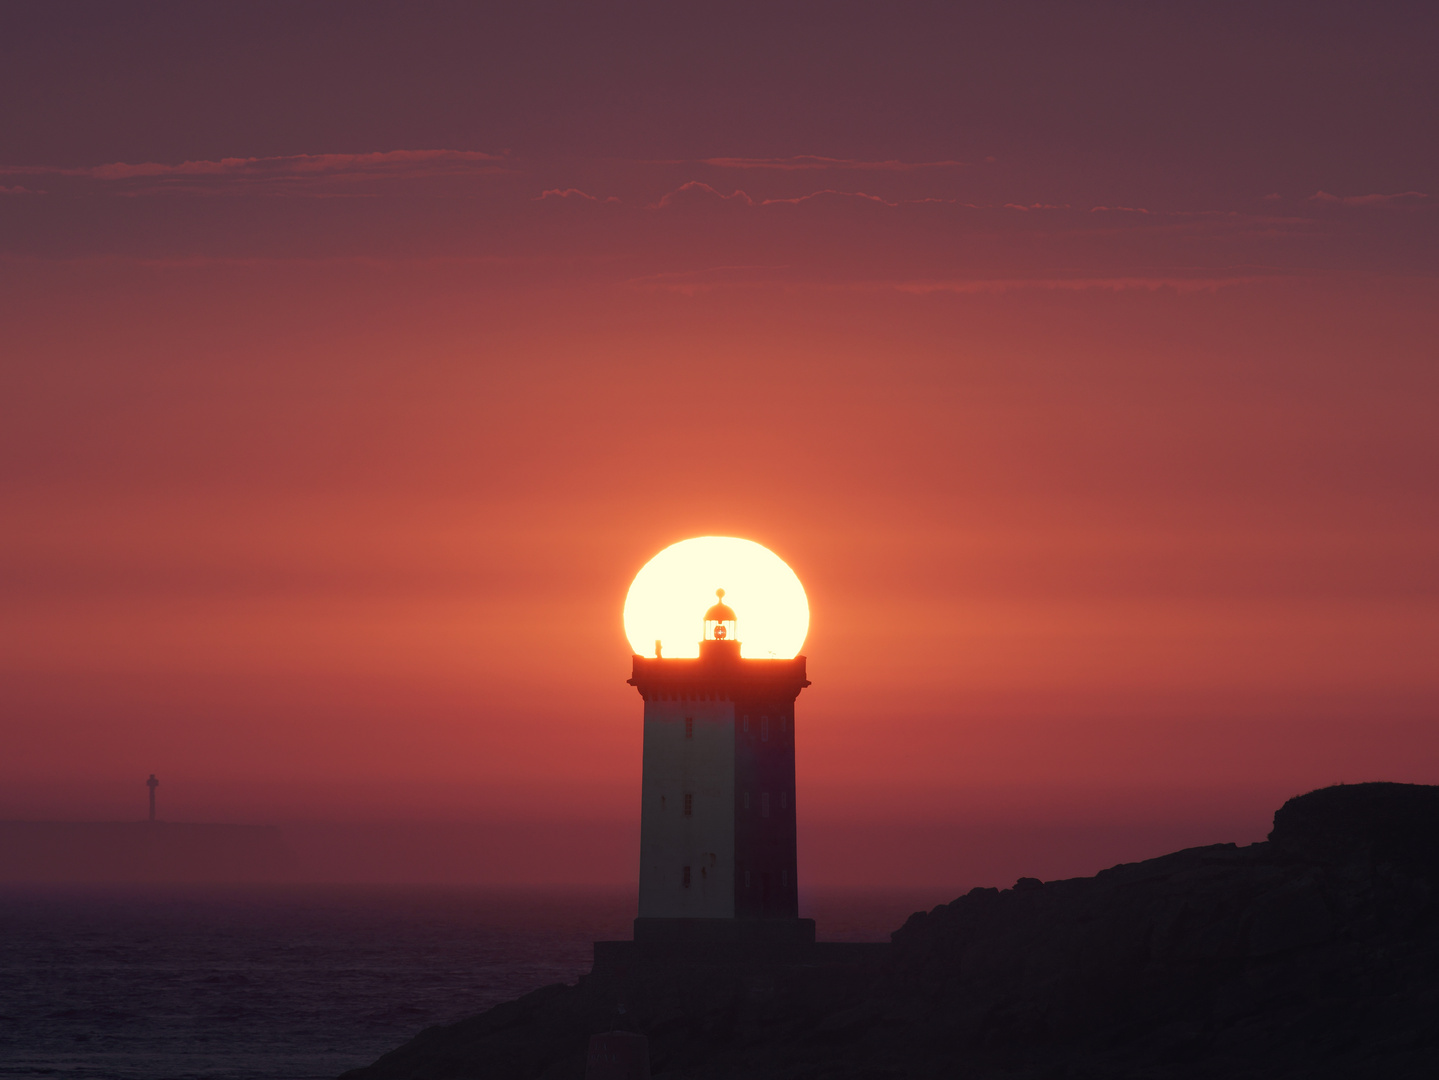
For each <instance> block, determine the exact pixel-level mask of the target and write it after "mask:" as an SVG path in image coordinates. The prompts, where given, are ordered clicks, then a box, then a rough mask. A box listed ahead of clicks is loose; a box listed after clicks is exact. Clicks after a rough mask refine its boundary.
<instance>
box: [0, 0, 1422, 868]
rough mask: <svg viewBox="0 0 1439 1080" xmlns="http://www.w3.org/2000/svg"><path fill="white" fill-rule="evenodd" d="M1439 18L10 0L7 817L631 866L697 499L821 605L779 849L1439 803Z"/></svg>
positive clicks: (1248, 12) (848, 849) (5, 174)
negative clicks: (659, 561) (351, 839)
mask: <svg viewBox="0 0 1439 1080" xmlns="http://www.w3.org/2000/svg"><path fill="white" fill-rule="evenodd" d="M477 8H479V9H478V10H477ZM1436 54H1439V15H1436V13H1435V11H1434V9H1433V8H1432V7H1431V6H1429V5H1421V4H1412V5H1410V4H1385V5H1370V4H1333V3H1304V4H1297V3H1295V4H1257V5H1256V4H1248V3H1246V4H1225V3H1205V4H1183V3H1178V4H1163V5H1158V4H1142V3H1094V4H1050V3H1042V4H1025V3H1008V4H984V5H980V4H954V3H944V4H915V3H899V4H884V5H875V4H871V5H855V4H844V3H823V4H818V3H817V4H803V3H795V4H784V5H773V4H743V3H740V4H729V5H723V6H707V7H698V6H688V5H674V4H623V5H611V4H545V3H536V4H526V5H512V6H502V5H484V6H472V5H467V4H407V5H374V4H363V3H350V4H338V5H325V4H307V5H288V4H273V5H267V4H249V5H243V6H240V5H236V6H233V7H224V8H222V7H220V6H218V5H190V4H175V5H164V4H129V5H115V4H66V3H45V4H25V3H5V4H4V5H3V6H0V328H3V333H0V338H3V340H2V341H0V506H3V513H0V740H3V745H4V752H3V753H0V817H8V818H12V819H13V818H22V819H65V820H93V819H124V818H132V817H139V816H142V815H143V813H144V803H145V798H146V790H145V788H144V786H143V781H144V779H145V777H146V776H148V775H149V774H150V773H152V772H154V773H157V774H158V775H159V776H160V778H161V783H162V786H161V788H160V789H159V796H160V803H161V808H162V815H168V816H170V817H172V818H174V819H177V820H200V821H239V822H259V823H289V824H292V825H296V826H297V827H298V826H305V827H307V828H310V829H311V830H312V832H313V830H320V833H314V835H320V834H321V833H323V830H325V829H329V830H331V832H332V834H333V830H335V829H341V830H343V829H346V828H348V829H351V830H354V829H360V828H362V827H374V828H376V829H379V828H381V827H383V829H387V830H389V832H386V833H385V835H386V836H388V837H390V838H391V839H390V840H386V841H385V845H388V846H385V845H381V847H384V851H385V852H389V854H387V855H383V856H382V855H379V854H373V852H372V855H373V860H378V862H377V863H376V865H378V863H383V862H384V861H385V859H391V860H392V861H393V859H394V858H398V857H399V856H398V855H396V854H395V853H396V852H400V851H403V849H405V848H406V847H408V846H411V845H412V841H411V840H400V841H396V840H394V839H393V838H394V837H395V836H398V835H401V834H403V835H404V836H413V835H418V834H417V833H416V830H419V831H420V832H423V831H424V829H425V828H427V827H433V828H432V829H431V834H428V835H433V836H436V837H448V838H449V839H441V840H435V841H434V844H435V854H434V855H433V858H432V859H431V862H430V863H429V864H427V865H431V866H432V867H433V866H440V865H442V864H445V865H449V864H453V863H454V862H455V860H454V859H453V858H448V857H447V856H446V854H445V852H446V851H450V852H453V850H454V848H453V847H447V846H446V845H452V844H453V843H454V842H455V841H454V839H453V838H454V837H455V836H457V835H460V833H463V834H464V835H466V836H480V837H489V839H488V840H485V841H484V842H483V843H481V842H480V841H475V843H479V844H480V846H479V847H476V848H473V850H471V848H465V851H466V852H469V854H466V855H465V856H464V858H463V859H461V860H459V861H461V862H464V863H466V866H465V867H464V868H463V869H454V868H453V866H451V869H449V870H446V871H444V872H445V873H455V874H460V875H461V876H464V875H466V874H470V875H473V876H476V877H477V878H484V879H485V880H540V879H543V880H584V881H606V882H611V883H624V882H626V881H629V880H630V879H631V878H632V877H633V875H634V873H635V870H636V866H637V862H638V848H637V834H638V799H639V769H640V738H641V729H640V720H641V702H640V700H639V697H638V695H637V694H636V693H635V691H634V689H633V688H632V687H629V686H626V685H625V680H626V678H628V675H629V648H628V645H627V643H626V641H625V637H624V633H623V625H622V621H621V613H622V606H623V601H624V596H625V591H626V589H627V587H628V585H629V582H630V580H631V578H632V577H633V575H634V574H635V572H636V571H637V570H638V569H639V567H640V566H642V565H643V564H644V563H645V562H646V561H647V560H648V559H649V558H651V557H652V556H653V555H654V554H655V553H656V552H658V551H659V550H660V549H662V548H663V547H665V546H667V545H668V544H671V543H673V542H675V541H677V540H681V539H684V538H686V537H690V536H699V535H731V536H742V537H747V538H749V539H753V540H755V541H758V542H760V543H763V544H765V545H766V546H768V547H770V548H771V549H772V550H773V551H775V552H776V553H777V554H779V555H780V556H781V557H782V558H783V559H785V560H786V562H788V563H789V565H790V566H791V567H792V568H793V569H794V570H795V572H796V573H797V574H798V575H799V577H800V579H801V581H803V583H804V585H805V589H806V591H807V592H808V595H809V599H810V605H811V613H812V621H811V630H810V635H809V639H808V641H807V642H806V645H805V649H804V652H805V654H806V655H807V657H808V663H809V672H810V678H811V679H812V680H813V686H811V687H810V688H809V689H808V690H806V691H805V692H804V694H803V696H802V697H801V698H800V701H799V713H798V718H797V738H798V765H797V768H798V792H797V806H798V808H799V813H800V822H801V824H800V830H801V832H800V845H801V876H802V880H805V881H808V882H812V883H815V884H844V885H865V886H875V887H879V886H886V885H906V886H908V885H914V884H934V885H942V886H945V887H950V886H953V887H955V888H959V887H968V886H969V885H973V884H986V885H988V884H1007V883H1008V882H1007V881H1004V880H999V879H1000V878H1001V877H1002V876H1003V875H1006V874H1010V873H1014V874H1016V875H1017V874H1018V873H1032V874H1035V875H1036V876H1041V877H1047V876H1059V875H1062V874H1075V873H1090V872H1093V871H1095V870H1097V869H1099V868H1101V867H1102V866H1104V865H1108V864H1109V863H1112V862H1115V861H1119V860H1120V859H1133V858H1142V857H1148V856H1151V855H1156V854H1159V853H1161V852H1163V851H1166V850H1170V849H1172V848H1174V847H1178V846H1183V845H1185V844H1197V843H1208V842H1219V841H1231V840H1232V841H1238V842H1250V841H1253V840H1257V839H1261V838H1262V837H1263V835H1264V834H1265V832H1267V830H1268V827H1269V818H1270V815H1271V814H1272V812H1273V810H1274V809H1275V808H1276V807H1277V806H1278V805H1279V804H1280V803H1281V802H1282V801H1283V800H1284V799H1285V798H1288V797H1289V796H1291V795H1294V794H1298V793H1300V792H1303V791H1306V790H1309V789H1311V788H1314V787H1318V786H1323V785H1327V784H1332V783H1338V782H1356V781H1362V780H1373V779H1387V780H1400V781H1412V782H1423V783H1439V662H1436V657H1439V648H1436V646H1439V499H1436V477H1439V425H1436V424H1435V422H1434V416H1435V413H1436V406H1439V355H1436V353H1439V346H1436V342H1439V303H1436V301H1439V145H1436V142H1435V140H1434V139H1433V137H1432V133H1433V132H1434V131H1435V130H1439V71H1436V68H1435V65H1434V64H1433V62H1432V58H1433V57H1434V56H1435V55H1436ZM738 614H739V618H740V620H741V625H742V620H743V618H744V613H743V612H742V611H741V612H739V613H738ZM701 616H702V612H696V626H697V628H698V621H699V619H700V617H701ZM397 829H398V830H400V832H399V833H396V832H395V830H397ZM406 830H408V832H407V831H406ZM447 830H448V831H447ZM456 830H459V832H458V833H457V832H456ZM466 830H468V831H466ZM534 830H539V831H538V832H535V831H534ZM326 835H330V834H326ZM336 835H337V834H336ZM347 835H348V834H347ZM356 835H358V834H356ZM536 837H540V838H541V839H536ZM316 843H317V844H318V845H319V847H324V846H325V845H324V844H323V843H320V842H319V841H317V842H316ZM484 844H490V847H485V846H484ZM361 847H363V845H361ZM501 849H503V850H501ZM317 850H318V848H317ZM357 850H358V849H357ZM379 850H380V849H379V848H375V849H374V851H379ZM365 858H369V856H363V855H357V856H356V859H357V860H359V862H364V860H365ZM373 860H372V861H373ZM402 861H403V860H402ZM357 865H358V863H357ZM386 865H389V864H386ZM396 865H398V864H396ZM406 865H407V866H408V865H409V864H406ZM336 872H337V873H339V872H340V871H336ZM375 872H376V873H393V874H399V875H400V876H403V875H404V874H405V873H414V874H421V876H423V874H424V873H429V872H432V871H422V870H415V869H413V867H411V869H408V870H403V871H401V870H398V869H394V868H393V867H391V869H390V870H384V869H383V868H381V869H380V870H376V871H375ZM434 872H439V871H434ZM992 879H993V880H992ZM1011 880H1012V879H1011Z"/></svg>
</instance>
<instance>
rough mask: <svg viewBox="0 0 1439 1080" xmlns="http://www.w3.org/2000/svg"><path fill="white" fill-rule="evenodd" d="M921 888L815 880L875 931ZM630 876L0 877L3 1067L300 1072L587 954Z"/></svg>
mask: <svg viewBox="0 0 1439 1080" xmlns="http://www.w3.org/2000/svg"><path fill="white" fill-rule="evenodd" d="M947 899H950V898H949V897H945V896H939V895H929V894H926V893H924V892H922V891H918V892H906V893H892V892H850V891H831V892H815V893H811V894H810V895H809V896H807V897H802V900H803V901H804V902H803V904H802V912H801V913H802V914H806V915H809V916H811V917H813V918H815V919H816V921H817V924H818V927H819V936H820V938H821V939H822V940H832V941H885V940H888V937H889V932H890V931H891V930H893V929H895V928H896V927H898V926H899V925H900V924H901V923H903V921H904V919H905V918H906V917H907V916H908V915H909V914H910V912H912V911H917V910H921V909H924V908H928V907H932V906H934V905H935V904H937V903H943V902H945V900H947ZM634 913H635V897H634V894H633V892H632V891H623V890H606V889H592V888H585V889H580V888H569V889H558V888H548V889H493V888H491V889H484V888H461V887H418V886H252V887H243V888H233V887H232V888H218V887H208V888H201V887H183V888H182V887H154V886H152V887H147V888H141V887H129V888H119V887H108V888H77V887H68V888H63V889H62V888H55V887H50V888H45V889H39V888H30V889H16V888H13V887H12V888H11V889H9V890H8V891H5V892H0V1078H3V1080H10V1078H25V1080H32V1078H35V1080H38V1078H41V1077H44V1078H47V1080H54V1078H71V1080H91V1078H95V1080H200V1078H214V1080H312V1078H322V1077H323V1078H330V1077H336V1076H338V1075H339V1074H341V1073H343V1072H345V1071H346V1070H348V1069H353V1068H356V1067H358V1066H361V1065H365V1064H368V1063H369V1062H372V1061H374V1060H375V1059H376V1058H378V1057H379V1056H380V1055H381V1054H383V1053H384V1052H385V1051H387V1050H391V1049H393V1048H394V1047H396V1046H398V1045H400V1044H401V1043H402V1042H404V1041H405V1040H407V1039H409V1038H410V1037H412V1036H414V1035H415V1034H417V1033H418V1032H420V1031H421V1030H422V1029H424V1028H426V1027H429V1026H431V1025H433V1024H444V1023H451V1022H453V1021H456V1020H460V1019H463V1018H464V1017H467V1016H473V1015H475V1014H476V1013H479V1012H482V1011H484V1010H485V1009H487V1008H489V1007H490V1006H492V1005H494V1004H497V1003H498V1002H501V1001H506V1000H509V999H512V998H516V997H519V996H520V995H522V994H525V993H528V992H529V991H531V990H535V989H538V988H539V987H541V986H547V985H550V984H553V983H573V982H574V981H575V980H576V979H577V978H578V977H579V976H580V975H582V974H584V973H585V972H587V971H588V970H589V967H590V961H591V956H592V943H593V942H595V941H597V940H614V939H623V938H628V937H629V936H630V924H631V920H632V919H633V918H634Z"/></svg>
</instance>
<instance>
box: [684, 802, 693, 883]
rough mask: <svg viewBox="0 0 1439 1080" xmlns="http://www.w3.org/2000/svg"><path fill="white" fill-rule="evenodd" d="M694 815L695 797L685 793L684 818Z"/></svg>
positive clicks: (686, 872)
mask: <svg viewBox="0 0 1439 1080" xmlns="http://www.w3.org/2000/svg"><path fill="white" fill-rule="evenodd" d="M694 814H695V797H694V796H693V795H690V794H688V793H686V794H685V817H694ZM685 875H686V876H688V875H689V871H688V870H686V871H685Z"/></svg>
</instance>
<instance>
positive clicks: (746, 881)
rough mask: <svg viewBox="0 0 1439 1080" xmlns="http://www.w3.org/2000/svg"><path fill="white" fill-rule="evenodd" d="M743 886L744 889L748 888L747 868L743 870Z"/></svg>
mask: <svg viewBox="0 0 1439 1080" xmlns="http://www.w3.org/2000/svg"><path fill="white" fill-rule="evenodd" d="M744 887H745V888H746V889H748V888H749V871H748V870H746V871H745V872H744Z"/></svg>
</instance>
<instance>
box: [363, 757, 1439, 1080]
mask: <svg viewBox="0 0 1439 1080" xmlns="http://www.w3.org/2000/svg"><path fill="white" fill-rule="evenodd" d="M614 1029H624V1030H631V1031H639V1032H643V1033H644V1034H646V1035H647V1036H648V1037H649V1042H650V1060H651V1062H652V1064H653V1068H654V1075H655V1076H657V1077H675V1078H679V1077H716V1078H717V1077H755V1078H769V1077H794V1078H799V1077H816V1078H820V1077H823V1078H842V1077H843V1078H849V1077H855V1078H858V1077H930V1076H934V1077H951V1076H956V1077H959V1076H962V1077H975V1078H987V1077H1008V1078H1030V1077H1033V1078H1039V1077H1065V1078H1076V1080H1077V1078H1088V1077H1094V1078H1100V1077H1104V1078H1120V1077H1124V1078H1130V1077H1133V1078H1141V1077H1142V1078H1167V1077H1176V1078H1179V1077H1226V1078H1237V1077H1256V1078H1258V1077H1263V1078H1266V1080H1273V1078H1279V1077H1376V1078H1378V1077H1384V1078H1396V1077H1401V1078H1402V1077H1429V1076H1439V788H1436V787H1423V786H1418V785H1409V784H1357V785H1351V786H1343V787H1333V788H1325V789H1323V790H1321V791H1315V792H1311V793H1310V794H1308V795H1303V796H1300V797H1298V798H1294V799H1291V800H1289V802H1287V803H1285V804H1284V806H1283V807H1282V808H1280V810H1279V811H1278V812H1277V813H1276V814H1275V815H1274V829H1273V831H1272V832H1271V833H1270V834H1269V839H1268V841H1267V842H1265V843H1260V844H1253V845H1251V846H1249V847H1244V848H1239V847H1235V846H1234V845H1233V844H1216V845H1214V846H1212V847H1203V848H1191V849H1189V850H1186V851H1179V852H1175V853H1174V854H1172V855H1166V856H1163V857H1162V858H1158V859H1151V860H1149V861H1147V862H1141V863H1131V864H1126V865H1122V866H1116V867H1114V868H1112V869H1110V870H1105V871H1103V872H1102V873H1100V874H1097V875H1096V876H1094V877H1092V878H1076V879H1072V880H1069V881H1052V882H1044V883H1041V882H1039V881H1037V880H1034V879H1029V878H1022V879H1020V880H1019V881H1018V882H1017V883H1016V884H1015V886H1014V887H1013V888H1011V889H1005V890H1003V891H1000V890H996V889H975V890H973V891H971V892H970V893H968V894H966V895H965V896H961V897H960V898H959V899H957V900H955V901H954V902H953V903H950V904H946V905H942V906H940V907H937V908H935V909H934V910H933V911H931V912H928V913H920V914H916V915H914V916H912V917H911V918H910V919H909V921H908V922H906V923H905V925H904V926H903V927H901V928H900V929H899V930H897V931H895V933H894V934H893V943H892V945H890V946H889V947H888V948H884V947H882V946H881V947H878V948H875V949H871V950H869V951H867V952H866V951H865V950H863V949H861V950H848V951H846V950H844V949H843V948H840V949H837V950H836V949H830V950H826V949H825V948H824V946H819V947H817V948H815V949H814V950H813V951H810V952H802V953H800V954H796V955H795V956H792V957H791V958H789V959H788V960H785V961H782V962H776V961H773V960H769V961H766V960H765V959H763V958H760V957H758V956H754V955H751V956H744V955H742V954H740V953H737V952H733V951H732V952H731V953H730V954H729V955H727V956H709V957H704V956H693V957H690V958H688V959H675V958H670V959H665V958H663V957H660V956H652V957H649V958H645V957H643V956H635V957H634V958H633V962H630V963H615V962H605V963H600V964H598V965H597V968H596V971H595V972H594V973H593V974H591V975H589V976H587V977H586V978H584V979H582V980H581V981H580V982H579V984H578V985H577V986H550V987H546V988H545V989H542V990H537V991H535V992H534V993H532V994H529V995H526V996H525V997H523V998H521V999H519V1000H518V1001H513V1002H509V1003H507V1004H504V1005H500V1006H497V1007H496V1008H494V1009H491V1010H490V1011H489V1012H487V1013H484V1014H483V1015H481V1016H477V1017H474V1018H472V1019H469V1020H464V1021H461V1022H460V1023H457V1024H453V1025H449V1026H446V1027H436V1028H431V1029H429V1030H427V1031H424V1032H422V1033H421V1034H420V1035H419V1036H417V1037H416V1038H415V1039H413V1040H411V1041H410V1042H408V1043H406V1044H405V1045H404V1046H401V1047H400V1048H398V1049H396V1050H394V1051H392V1052H391V1053H388V1054H386V1055H385V1056H384V1057H382V1058H381V1059H380V1060H379V1061H377V1062H376V1063H375V1064H373V1065H371V1066H369V1067H367V1068H364V1069H358V1070H355V1071H353V1072H350V1073H347V1074H346V1080H458V1078H462V1077H486V1078H490V1077H493V1078H497V1080H498V1078H505V1080H510V1078H513V1080H529V1078H537V1077H546V1078H551V1077H553V1078H575V1080H579V1078H580V1077H583V1075H584V1071H585V1049H586V1045H587V1042H588V1039H589V1036H590V1035H591V1034H592V1033H596V1032H602V1031H609V1030H614Z"/></svg>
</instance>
